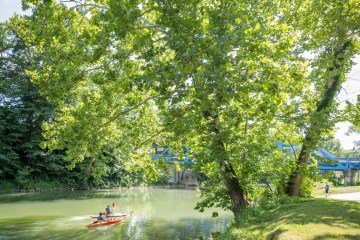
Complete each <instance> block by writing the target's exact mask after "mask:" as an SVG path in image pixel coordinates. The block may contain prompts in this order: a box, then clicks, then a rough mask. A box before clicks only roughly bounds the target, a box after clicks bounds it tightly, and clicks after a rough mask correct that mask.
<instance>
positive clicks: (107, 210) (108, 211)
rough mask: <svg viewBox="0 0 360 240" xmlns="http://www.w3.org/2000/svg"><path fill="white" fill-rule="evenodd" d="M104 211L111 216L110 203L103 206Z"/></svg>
mask: <svg viewBox="0 0 360 240" xmlns="http://www.w3.org/2000/svg"><path fill="white" fill-rule="evenodd" d="M105 211H106V215H107V216H111V214H112V212H111V211H110V205H107V207H106V208H105Z"/></svg>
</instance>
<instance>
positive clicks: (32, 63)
mask: <svg viewBox="0 0 360 240" xmlns="http://www.w3.org/2000/svg"><path fill="white" fill-rule="evenodd" d="M0 32H1V34H0V36H1V38H0V123H1V124H0V149H1V151H0V163H1V164H0V165H1V168H0V179H1V180H2V183H3V184H1V186H0V189H2V190H12V191H14V190H37V189H55V188H56V189H57V188H88V187H90V186H96V187H99V186H102V187H105V186H108V185H110V184H113V185H114V186H121V185H122V186H132V185H140V184H142V183H143V182H144V181H143V180H142V179H143V177H142V173H136V174H133V175H132V176H130V177H129V173H128V172H126V171H125V166H124V165H121V164H120V165H119V164H116V162H117V161H118V157H116V156H114V155H111V151H109V150H108V149H107V152H105V153H106V154H103V155H102V156H101V160H102V161H99V162H98V163H97V164H96V165H95V167H94V171H93V172H92V174H91V178H90V180H89V179H88V176H87V175H86V167H87V165H85V164H83V165H81V166H79V167H78V168H77V169H75V170H74V171H72V172H69V171H68V170H67V169H66V168H65V162H64V161H63V159H64V157H65V152H64V150H55V151H53V152H52V154H47V153H46V149H45V150H43V149H42V148H40V146H39V145H40V143H41V142H42V141H44V137H43V136H42V134H41V126H42V123H43V121H47V122H50V121H52V120H53V117H54V114H55V112H56V110H57V108H56V105H54V104H51V103H49V102H48V101H47V100H46V98H45V96H43V95H40V92H39V88H38V86H37V85H36V84H34V83H32V82H30V77H29V75H27V74H26V71H30V70H32V69H36V68H38V67H40V66H39V65H38V62H39V61H40V60H39V59H40V57H39V55H37V54H35V53H33V52H32V51H31V48H30V47H28V46H26V45H25V43H24V42H23V40H22V39H21V38H20V37H19V36H18V35H17V34H16V32H15V31H14V28H13V27H12V26H11V25H10V24H9V23H1V24H0ZM115 170H118V171H115ZM123 178H127V180H126V182H124V181H122V179H123ZM121 181H122V182H121ZM8 186H9V187H8ZM10 186H12V187H11V189H10Z"/></svg>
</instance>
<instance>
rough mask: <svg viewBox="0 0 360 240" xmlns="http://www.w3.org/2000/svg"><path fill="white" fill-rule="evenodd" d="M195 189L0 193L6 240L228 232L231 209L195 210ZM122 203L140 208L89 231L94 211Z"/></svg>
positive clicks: (123, 207)
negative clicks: (216, 214) (213, 213)
mask: <svg viewBox="0 0 360 240" xmlns="http://www.w3.org/2000/svg"><path fill="white" fill-rule="evenodd" d="M198 200H199V198H198V197H197V192H196V191H194V190H177V189H121V190H106V191H103V190H102V191H76V192H70V191H69V192H47V193H23V194H2V195H0V240H2V239H34V240H35V239H36V240H38V239H141V240H143V239H149V240H152V239H161V240H166V239H171V240H173V239H174V240H175V239H178V240H182V239H199V238H201V237H202V239H211V232H213V231H224V230H225V229H226V228H227V225H228V223H229V221H230V220H231V218H232V215H231V213H229V212H223V211H219V210H218V212H219V217H217V218H212V217H211V214H212V211H214V210H211V211H207V212H204V213H200V212H198V211H196V210H194V206H195V203H196V202H197V201H198ZM113 202H114V203H115V204H116V212H128V211H134V213H133V214H132V216H130V217H128V218H126V220H125V221H124V222H123V223H120V224H116V225H110V226H104V227H99V228H95V229H88V228H87V227H85V225H86V224H88V223H90V222H92V219H91V218H90V217H89V216H90V215H97V214H98V212H99V211H104V209H105V207H106V205H111V204H112V203H113Z"/></svg>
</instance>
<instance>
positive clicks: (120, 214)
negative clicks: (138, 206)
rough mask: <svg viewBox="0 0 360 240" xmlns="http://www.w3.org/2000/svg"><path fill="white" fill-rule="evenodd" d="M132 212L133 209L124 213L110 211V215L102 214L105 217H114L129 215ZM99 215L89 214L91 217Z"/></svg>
mask: <svg viewBox="0 0 360 240" xmlns="http://www.w3.org/2000/svg"><path fill="white" fill-rule="evenodd" d="M132 213H133V211H131V212H124V213H111V214H110V215H107V214H106V213H103V216H104V217H106V218H109V217H111V218H114V217H115V218H116V217H127V216H130V215H131V214H132ZM98 216H99V215H91V216H90V217H91V218H97V217H98Z"/></svg>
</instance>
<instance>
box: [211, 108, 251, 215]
mask: <svg viewBox="0 0 360 240" xmlns="http://www.w3.org/2000/svg"><path fill="white" fill-rule="evenodd" d="M212 119H213V121H212V126H211V128H210V131H211V132H213V133H215V134H216V135H217V136H218V135H219V132H220V131H219V128H218V125H219V117H218V116H217V115H216V116H212ZM214 145H215V154H216V155H217V156H224V158H222V159H219V161H218V164H219V167H220V170H221V171H220V172H221V176H222V178H223V181H224V183H225V186H226V188H227V190H228V191H229V195H230V199H231V205H232V212H233V213H234V216H235V217H237V216H238V215H239V214H240V212H241V210H242V209H244V208H245V207H246V206H247V205H248V202H247V200H246V198H245V191H244V189H243V188H242V187H241V185H240V183H239V179H238V177H237V175H236V173H235V170H234V168H233V166H232V164H231V162H230V161H229V159H228V158H227V157H226V156H227V154H226V149H225V144H224V142H223V141H222V140H220V139H216V140H215V142H214Z"/></svg>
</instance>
